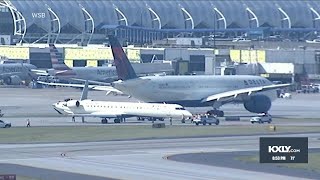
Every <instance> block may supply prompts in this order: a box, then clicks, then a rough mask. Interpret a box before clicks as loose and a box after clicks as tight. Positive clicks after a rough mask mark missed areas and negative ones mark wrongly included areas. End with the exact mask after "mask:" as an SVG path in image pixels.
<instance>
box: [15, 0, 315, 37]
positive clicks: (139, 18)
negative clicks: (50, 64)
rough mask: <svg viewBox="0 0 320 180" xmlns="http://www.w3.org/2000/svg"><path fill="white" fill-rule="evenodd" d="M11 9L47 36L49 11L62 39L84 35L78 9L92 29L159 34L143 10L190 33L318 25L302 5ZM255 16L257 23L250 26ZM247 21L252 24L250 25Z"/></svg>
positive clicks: (74, 4)
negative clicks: (125, 27)
mask: <svg viewBox="0 0 320 180" xmlns="http://www.w3.org/2000/svg"><path fill="white" fill-rule="evenodd" d="M11 3H12V4H13V6H15V7H16V8H17V10H18V11H20V12H21V13H22V15H23V16H24V18H25V20H26V25H27V33H28V32H30V31H31V32H32V31H36V30H35V29H34V28H39V29H41V30H43V31H47V32H49V31H50V28H51V23H50V12H49V11H48V7H50V8H51V9H52V11H53V12H54V13H56V15H57V16H58V18H59V20H60V24H61V29H62V30H61V32H62V33H65V32H66V31H67V30H69V29H70V28H72V29H74V30H76V31H79V32H83V31H84V29H85V16H84V14H83V11H82V10H81V7H84V8H85V9H86V10H87V12H88V13H89V14H90V15H91V16H92V18H93V21H94V26H95V28H101V27H102V26H103V25H128V26H142V27H144V28H158V27H159V26H152V24H153V23H152V22H153V19H154V18H155V17H154V14H151V13H150V10H148V7H149V8H151V9H152V10H153V11H154V12H155V13H156V14H157V15H158V16H159V18H160V21H161V28H162V29H190V28H192V26H191V20H190V19H192V21H193V27H194V28H195V29H213V28H215V17H216V18H221V17H223V18H225V22H226V27H227V28H250V27H251V28H252V26H256V24H257V22H258V25H259V27H275V28H290V27H289V26H290V25H291V28H319V24H320V23H319V22H316V21H314V19H316V18H317V13H318V15H319V14H320V2H319V1H306V0H286V1H275V0H273V1H265V0H243V1H224V0H215V1H209V0H187V1H183V0H165V1H160V0H121V1H119V0H66V1H63V0H36V1H33V0H12V1H11ZM214 8H216V11H215V10H214ZM116 9H117V10H116ZM182 9H184V10H185V11H183V10H182ZM248 9H249V10H250V11H251V13H249V10H248ZM311 9H313V10H314V11H312V10H311ZM217 11H219V12H220V14H219V13H217ZM36 13H42V14H43V13H44V14H45V16H37V15H36ZM253 14H254V15H253ZM254 16H255V17H256V20H251V21H250V20H249V19H250V18H252V17H254ZM319 19H320V17H319ZM252 21H255V23H254V24H253V25H252V24H251V25H250V23H251V22H252ZM318 21H320V20H318ZM154 22H155V21H154ZM221 22H222V21H221ZM126 23H127V24H126ZM156 23H159V22H156ZM222 23H223V22H222ZM317 24H318V25H317ZM316 26H317V27H316ZM31 27H32V28H31ZM66 27H69V28H66ZM218 28H224V26H218ZM64 29H67V30H64Z"/></svg>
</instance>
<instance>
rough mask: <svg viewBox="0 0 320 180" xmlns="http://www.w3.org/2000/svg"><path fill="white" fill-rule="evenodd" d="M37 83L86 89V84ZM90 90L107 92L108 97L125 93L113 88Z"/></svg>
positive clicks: (94, 87) (94, 86) (103, 87)
mask: <svg viewBox="0 0 320 180" xmlns="http://www.w3.org/2000/svg"><path fill="white" fill-rule="evenodd" d="M37 82H38V83H40V84H44V85H49V86H62V87H80V88H83V87H84V84H66V83H48V82H43V81H37ZM88 88H89V89H94V90H98V91H107V95H108V94H110V93H115V94H119V95H122V94H123V92H121V91H119V90H118V89H116V88H114V87H112V86H99V85H89V86H88Z"/></svg>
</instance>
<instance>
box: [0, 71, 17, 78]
mask: <svg viewBox="0 0 320 180" xmlns="http://www.w3.org/2000/svg"><path fill="white" fill-rule="evenodd" d="M19 74H22V73H21V72H9V73H1V74H0V77H1V78H6V77H9V76H14V75H19Z"/></svg>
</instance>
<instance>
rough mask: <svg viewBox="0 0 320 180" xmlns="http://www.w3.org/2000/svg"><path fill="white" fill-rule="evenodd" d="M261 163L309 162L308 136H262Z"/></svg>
mask: <svg viewBox="0 0 320 180" xmlns="http://www.w3.org/2000/svg"><path fill="white" fill-rule="evenodd" d="M260 163H308V138H307V137H260Z"/></svg>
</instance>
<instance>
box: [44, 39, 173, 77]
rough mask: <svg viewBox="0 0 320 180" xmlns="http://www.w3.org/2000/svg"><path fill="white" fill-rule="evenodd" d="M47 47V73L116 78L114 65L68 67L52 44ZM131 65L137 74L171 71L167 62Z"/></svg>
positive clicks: (57, 75)
mask: <svg viewBox="0 0 320 180" xmlns="http://www.w3.org/2000/svg"><path fill="white" fill-rule="evenodd" d="M49 48H50V57H51V62H52V69H49V70H48V75H51V76H56V77H58V78H59V79H69V80H70V79H83V80H90V82H94V81H96V82H111V81H114V80H117V78H118V75H117V71H116V67H115V66H99V67H73V68H70V67H68V66H67V65H66V64H65V63H64V62H63V59H62V57H60V56H59V54H58V50H57V48H56V47H55V45H54V44H49ZM133 67H134V69H135V71H136V72H137V73H138V74H139V75H145V74H152V73H160V72H166V73H172V72H173V68H172V66H171V65H170V64H169V63H134V64H133Z"/></svg>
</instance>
